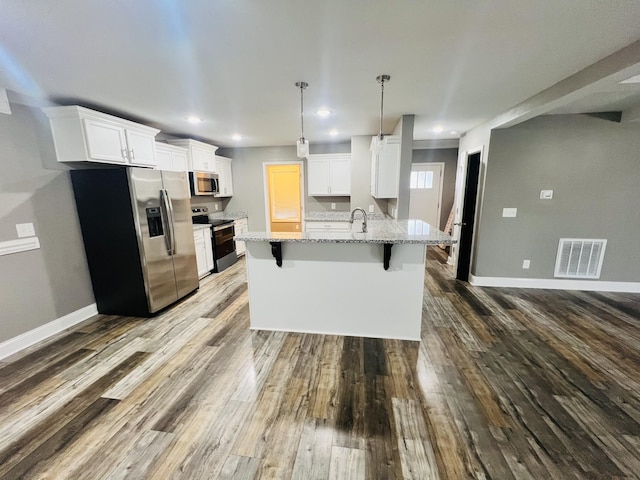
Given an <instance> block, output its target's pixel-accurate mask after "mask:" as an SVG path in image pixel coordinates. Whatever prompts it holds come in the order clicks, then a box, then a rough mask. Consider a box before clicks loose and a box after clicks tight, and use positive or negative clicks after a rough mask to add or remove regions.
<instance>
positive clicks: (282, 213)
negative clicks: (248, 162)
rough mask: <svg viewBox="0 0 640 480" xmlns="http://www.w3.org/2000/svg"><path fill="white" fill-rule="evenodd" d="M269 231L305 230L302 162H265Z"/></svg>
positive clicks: (266, 206)
mask: <svg viewBox="0 0 640 480" xmlns="http://www.w3.org/2000/svg"><path fill="white" fill-rule="evenodd" d="M264 179H265V208H266V224H267V228H268V231H269V232H302V209H303V206H302V188H303V187H302V162H295V163H294V162H291V163H279V164H264Z"/></svg>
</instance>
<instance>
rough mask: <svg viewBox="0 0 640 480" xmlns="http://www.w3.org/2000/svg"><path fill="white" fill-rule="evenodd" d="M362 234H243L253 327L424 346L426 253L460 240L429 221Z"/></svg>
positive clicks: (375, 227) (374, 227)
mask: <svg viewBox="0 0 640 480" xmlns="http://www.w3.org/2000/svg"><path fill="white" fill-rule="evenodd" d="M361 228H362V227H361V225H360V222H357V223H356V224H355V225H354V227H353V228H352V229H351V230H349V231H332V232H323V231H307V232H301V233H297V232H296V233H280V232H247V233H244V234H241V235H236V240H240V241H244V242H246V249H247V250H246V259H247V277H248V283H249V308H250V317H251V328H252V329H256V330H280V331H287V332H304V333H320V334H330V335H349V336H361V337H376V338H395V339H403V340H419V339H420V325H421V317H422V295H423V288H424V275H425V259H426V247H427V246H428V245H438V244H451V243H454V240H453V239H452V238H451V237H450V236H449V235H446V234H445V233H443V232H441V231H439V230H437V229H435V228H433V227H431V226H430V225H429V224H427V223H425V222H423V221H421V220H392V219H388V218H387V219H383V220H372V221H369V224H368V228H367V231H366V232H362V231H361Z"/></svg>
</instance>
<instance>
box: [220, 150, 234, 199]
mask: <svg viewBox="0 0 640 480" xmlns="http://www.w3.org/2000/svg"><path fill="white" fill-rule="evenodd" d="M216 169H217V171H218V178H219V180H220V193H219V194H218V196H219V197H232V196H233V179H232V176H231V160H230V159H227V158H221V157H216Z"/></svg>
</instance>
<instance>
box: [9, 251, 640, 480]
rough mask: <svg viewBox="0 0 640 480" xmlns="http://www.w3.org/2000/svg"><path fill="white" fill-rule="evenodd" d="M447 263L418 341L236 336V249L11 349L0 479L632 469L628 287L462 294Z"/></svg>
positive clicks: (240, 293) (437, 255) (637, 320)
mask: <svg viewBox="0 0 640 480" xmlns="http://www.w3.org/2000/svg"><path fill="white" fill-rule="evenodd" d="M444 259H445V256H444V254H443V252H442V251H441V250H439V249H438V248H430V249H429V255H428V267H427V275H426V278H425V296H424V311H423V329H422V341H421V342H407V341H398V340H380V339H370V338H356V337H338V336H322V335H305V334H293V333H278V332H264V331H254V332H251V331H249V329H248V326H249V309H248V300H247V298H248V297H247V286H246V283H245V267H244V262H239V263H238V264H236V265H235V266H233V267H232V268H230V269H228V270H226V271H225V272H223V273H221V274H219V275H214V276H211V277H208V278H206V279H204V281H203V282H202V285H201V289H200V290H199V291H198V292H197V293H196V294H194V295H192V296H191V297H189V298H188V299H186V300H185V301H183V302H181V303H180V304H178V305H177V306H175V307H173V308H171V309H170V310H168V311H166V312H164V313H162V314H161V315H159V316H157V317H155V318H151V319H141V318H131V317H117V316H104V315H98V316H97V317H95V318H93V319H91V320H90V321H88V322H86V323H84V324H82V325H80V326H79V327H77V328H74V329H72V330H70V331H67V332H64V333H62V334H60V335H58V336H56V337H55V338H52V339H50V340H49V341H48V342H47V343H46V344H42V345H38V346H35V347H33V348H30V349H28V350H25V351H24V352H21V353H20V354H18V355H16V356H14V357H13V358H10V359H6V360H5V361H4V362H2V363H1V364H0V478H2V479H18V478H20V479H30V478H47V479H56V480H58V479H92V480H95V479H107V478H108V479H116V478H130V479H142V478H153V479H173V478H182V479H209V478H211V479H218V478H219V479H253V478H261V479H266V478H273V479H290V478H294V479H304V480H314V479H332V480H333V479H343V478H353V479H375V480H380V479H400V478H406V479H420V480H425V479H432V478H434V479H435V478H440V479H465V478H476V479H498V480H507V479H536V480H542V479H549V478H551V479H562V480H565V479H572V478H573V479H576V478H579V479H622V478H640V374H639V372H638V369H639V367H640V351H639V348H638V346H639V345H640V328H639V327H640V295H635V294H633V295H632V294H612V293H587V292H565V291H548V290H520V289H492V288H475V287H471V286H469V285H467V284H464V283H460V282H458V281H456V280H454V279H453V277H452V275H451V273H450V271H449V269H448V267H447V266H446V265H445V264H444ZM363 281H366V280H363ZM277 311H278V306H277V305H274V306H273V312H274V315H277ZM389 321H390V322H393V318H390V319H389Z"/></svg>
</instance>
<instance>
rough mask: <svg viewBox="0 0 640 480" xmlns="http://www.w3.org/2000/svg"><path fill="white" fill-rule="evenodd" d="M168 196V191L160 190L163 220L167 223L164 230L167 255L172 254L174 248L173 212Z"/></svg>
mask: <svg viewBox="0 0 640 480" xmlns="http://www.w3.org/2000/svg"><path fill="white" fill-rule="evenodd" d="M167 197H168V194H167V191H166V190H165V189H164V188H163V189H160V200H161V201H162V211H163V213H164V215H163V216H162V220H163V222H164V223H165V228H164V242H165V245H166V247H167V253H168V254H169V255H173V254H172V246H173V218H171V213H170V212H171V210H170V208H169V202H168V198H167Z"/></svg>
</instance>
